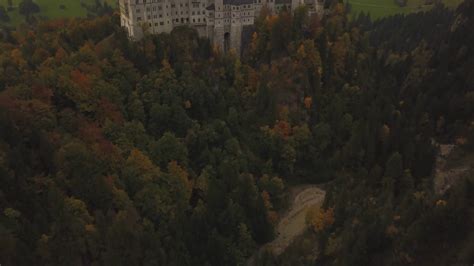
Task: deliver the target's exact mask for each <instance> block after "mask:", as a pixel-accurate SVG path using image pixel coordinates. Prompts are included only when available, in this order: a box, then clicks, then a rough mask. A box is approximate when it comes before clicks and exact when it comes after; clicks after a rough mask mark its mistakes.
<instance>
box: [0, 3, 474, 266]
mask: <svg viewBox="0 0 474 266" xmlns="http://www.w3.org/2000/svg"><path fill="white" fill-rule="evenodd" d="M329 8H330V12H329V13H328V15H327V16H325V17H324V18H323V19H319V18H317V17H311V18H310V17H308V16H307V12H306V10H305V9H304V8H301V9H298V10H296V11H295V12H294V14H291V13H289V12H286V11H282V12H281V13H280V14H279V15H275V16H271V15H269V14H267V13H265V11H264V12H262V15H261V17H260V18H259V19H258V21H257V23H256V25H255V32H254V33H253V35H252V36H251V38H250V42H249V44H248V45H247V46H246V47H245V48H244V49H243V54H242V56H238V55H236V54H235V53H233V52H232V51H231V52H229V53H227V54H224V53H222V52H221V51H219V49H217V48H216V47H212V45H211V44H210V43H209V41H208V40H205V39H200V38H198V36H197V33H196V32H195V31H193V30H192V29H189V28H186V27H182V28H176V29H175V30H174V31H173V32H172V33H171V34H161V35H158V36H146V37H145V38H144V39H142V40H140V41H138V42H130V41H129V40H128V38H127V36H126V34H125V32H124V31H123V30H122V29H121V28H120V26H119V20H118V17H117V16H116V15H107V16H103V17H99V18H95V19H72V20H55V21H45V22H39V23H38V24H35V25H32V26H29V27H21V28H19V29H18V30H17V31H8V32H5V34H4V36H3V39H2V40H1V41H0V184H1V187H0V211H1V213H0V263H1V264H2V265H242V264H245V262H246V260H247V259H248V258H249V257H250V256H251V255H252V254H253V253H254V252H255V251H256V249H257V247H258V246H260V245H262V244H264V243H266V242H268V241H270V240H272V239H273V238H274V237H275V236H274V226H275V224H276V222H277V221H278V216H279V213H280V212H281V210H283V209H284V208H285V206H286V204H287V198H286V189H287V187H288V186H291V185H294V184H299V183H327V187H328V192H327V193H328V194H327V197H326V201H325V203H324V209H323V210H322V211H323V212H324V214H325V215H323V219H322V221H321V223H320V226H319V227H318V230H317V232H316V233H315V234H316V239H317V240H315V242H314V245H315V246H316V245H317V246H319V250H320V252H319V256H318V259H317V261H313V262H310V265H311V264H314V263H317V264H318V265H408V264H412V265H447V264H449V263H472V262H473V261H474V228H473V224H474V220H473V219H474V211H473V210H474V175H473V173H472V172H471V174H470V175H468V176H466V178H465V179H463V180H461V181H460V182H458V184H457V185H456V186H454V187H453V188H452V189H450V190H449V191H448V192H447V193H446V194H444V195H442V196H436V195H435V194H434V193H433V189H432V171H433V166H434V162H435V155H436V147H435V145H434V143H435V142H439V143H454V142H457V143H459V144H460V145H461V146H462V149H463V150H465V151H466V152H472V151H473V150H474V34H472V25H474V1H472V0H467V1H466V2H464V3H463V4H462V5H461V6H460V7H459V8H458V9H457V10H456V11H454V10H448V9H445V8H443V7H442V6H437V7H436V8H434V9H433V10H432V11H430V12H428V13H420V14H412V15H408V16H402V15H400V16H395V17H390V18H386V19H383V20H378V21H376V22H372V21H371V20H370V18H369V17H368V16H366V15H364V14H361V15H360V16H358V17H357V18H354V19H353V20H351V21H349V20H348V19H347V15H346V11H345V9H344V6H343V5H342V4H340V3H337V1H334V2H333V3H329ZM286 260H287V261H285V258H274V257H272V256H270V255H267V256H263V257H262V258H259V259H258V263H259V264H261V265H285V264H289V265H296V263H297V262H296V261H294V260H293V261H292V262H291V259H290V258H286ZM458 265H461V264H458ZM466 265H467V264H466ZM469 265H470V264H469Z"/></svg>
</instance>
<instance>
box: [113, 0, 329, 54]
mask: <svg viewBox="0 0 474 266" xmlns="http://www.w3.org/2000/svg"><path fill="white" fill-rule="evenodd" d="M300 5H306V6H307V7H308V9H309V12H310V14H311V13H318V14H320V15H321V14H322V11H323V0H119V6H120V23H121V25H122V27H124V28H125V29H126V31H127V32H128V35H129V36H130V37H131V38H132V39H136V40H138V39H140V38H142V37H143V34H144V31H147V32H148V33H151V34H159V33H163V32H166V33H169V32H171V31H172V30H173V28H174V27H177V26H182V25H188V26H190V27H193V28H195V29H196V30H197V32H198V34H199V36H201V37H207V38H209V39H210V40H211V41H212V43H213V44H214V45H215V46H217V47H220V49H223V50H224V51H227V50H228V49H231V48H232V49H235V50H236V51H237V52H239V51H240V48H241V43H242V31H243V29H244V28H245V27H246V26H252V25H253V24H254V21H255V18H256V17H258V16H259V14H260V11H261V9H262V8H263V7H266V8H268V10H269V11H270V12H273V13H276V12H278V11H279V10H281V9H283V8H287V9H291V10H294V9H295V8H297V7H298V6H300Z"/></svg>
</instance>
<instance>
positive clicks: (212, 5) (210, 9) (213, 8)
mask: <svg viewBox="0 0 474 266" xmlns="http://www.w3.org/2000/svg"><path fill="white" fill-rule="evenodd" d="M206 10H209V11H212V10H216V6H215V5H214V4H211V5H209V6H207V7H206Z"/></svg>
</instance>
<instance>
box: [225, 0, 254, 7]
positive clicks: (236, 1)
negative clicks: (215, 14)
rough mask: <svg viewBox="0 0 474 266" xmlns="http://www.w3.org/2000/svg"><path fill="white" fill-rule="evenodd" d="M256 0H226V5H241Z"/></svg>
mask: <svg viewBox="0 0 474 266" xmlns="http://www.w3.org/2000/svg"><path fill="white" fill-rule="evenodd" d="M253 2H254V0H224V5H232V6H240V5H248V4H253Z"/></svg>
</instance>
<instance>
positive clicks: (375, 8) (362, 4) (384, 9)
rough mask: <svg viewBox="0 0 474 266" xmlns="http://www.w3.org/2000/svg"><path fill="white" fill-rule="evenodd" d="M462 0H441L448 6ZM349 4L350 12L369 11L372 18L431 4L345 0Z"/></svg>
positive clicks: (411, 0) (412, 0)
mask: <svg viewBox="0 0 474 266" xmlns="http://www.w3.org/2000/svg"><path fill="white" fill-rule="evenodd" d="M462 1H463V0H442V2H443V3H444V5H446V6H448V7H452V8H454V7H456V6H458V5H459V4H460V3H461V2H462ZM345 2H346V3H349V4H350V5H351V14H352V15H357V14H359V13H360V12H364V13H370V16H371V18H372V19H377V18H382V17H386V16H391V15H396V14H408V13H412V12H419V11H427V10H429V9H431V8H432V7H433V5H425V0H408V2H407V5H406V6H404V7H400V6H398V5H397V4H396V3H395V0H345Z"/></svg>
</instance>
